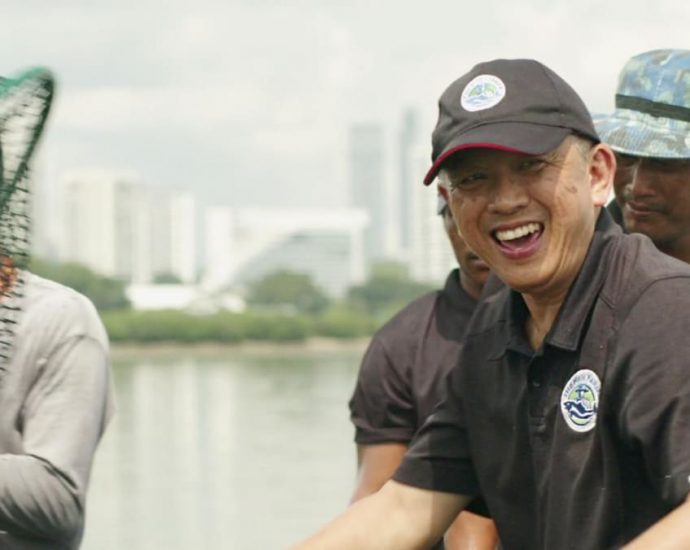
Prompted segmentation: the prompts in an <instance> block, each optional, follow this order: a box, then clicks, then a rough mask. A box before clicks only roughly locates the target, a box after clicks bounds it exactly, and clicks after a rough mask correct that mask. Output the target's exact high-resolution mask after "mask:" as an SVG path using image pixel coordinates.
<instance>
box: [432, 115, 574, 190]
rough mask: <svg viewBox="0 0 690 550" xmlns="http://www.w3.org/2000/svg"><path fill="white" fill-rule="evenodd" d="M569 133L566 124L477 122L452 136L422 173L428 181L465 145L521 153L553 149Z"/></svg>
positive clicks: (539, 153) (540, 153)
mask: <svg viewBox="0 0 690 550" xmlns="http://www.w3.org/2000/svg"><path fill="white" fill-rule="evenodd" d="M571 133H572V130H571V129H570V128H562V127H560V126H545V125H542V124H529V123H525V122H501V123H495V124H486V125H483V126H477V127H476V128H473V129H471V130H469V131H467V132H465V133H463V134H462V135H460V136H458V137H457V138H455V139H454V140H452V141H451V142H450V143H449V144H448V146H447V147H446V148H445V149H444V150H443V152H442V153H441V154H440V155H439V156H438V157H437V158H436V160H435V161H434V163H433V164H432V165H431V168H430V169H429V171H428V172H427V174H426V176H425V177H424V185H429V184H430V183H431V182H432V181H434V178H435V177H436V175H437V174H438V172H439V170H440V169H441V166H442V165H443V163H444V162H446V161H447V160H448V159H449V158H450V157H452V156H453V155H455V154H456V153H459V152H460V151H464V150H466V149H497V150H499V151H508V152H510V153H520V154H523V155H542V154H544V153H548V152H549V151H553V150H554V149H555V148H556V147H558V146H559V145H560V144H561V142H562V141H563V140H564V139H565V138H566V137H567V136H568V135H570V134H571Z"/></svg>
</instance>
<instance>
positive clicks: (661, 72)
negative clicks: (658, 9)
mask: <svg viewBox="0 0 690 550" xmlns="http://www.w3.org/2000/svg"><path fill="white" fill-rule="evenodd" d="M594 119H595V120H594V122H595V125H596V128H597V132H598V133H599V136H600V137H601V139H602V141H604V142H606V143H608V144H609V145H611V147H613V149H615V150H616V151H618V152H620V153H625V154H629V155H635V156H639V157H660V158H690V50H654V51H650V52H645V53H642V54H640V55H636V56H635V57H633V58H631V59H630V60H629V61H628V62H627V63H626V64H625V66H624V67H623V70H622V71H621V73H620V77H619V80H618V89H617V91H616V109H615V111H614V112H613V114H611V115H608V116H595V117H594Z"/></svg>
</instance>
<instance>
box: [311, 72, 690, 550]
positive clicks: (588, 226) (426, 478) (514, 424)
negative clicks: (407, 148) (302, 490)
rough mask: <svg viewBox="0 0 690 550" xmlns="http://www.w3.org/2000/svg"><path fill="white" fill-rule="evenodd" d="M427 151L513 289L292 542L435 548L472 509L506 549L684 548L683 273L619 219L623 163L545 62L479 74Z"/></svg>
mask: <svg viewBox="0 0 690 550" xmlns="http://www.w3.org/2000/svg"><path fill="white" fill-rule="evenodd" d="M432 143H433V152H432V160H433V164H432V167H431V169H430V170H429V172H428V174H427V177H426V178H425V183H427V184H428V183H430V182H431V181H432V180H433V179H434V178H435V176H436V175H437V174H438V173H439V172H440V173H441V179H442V181H443V186H442V187H441V189H444V190H445V191H444V192H445V193H446V196H447V199H448V203H449V206H450V208H451V211H452V212H453V217H454V219H455V220H456V222H457V224H458V226H459V229H460V231H461V233H462V235H463V237H464V239H465V240H466V242H467V243H468V245H469V246H470V247H471V248H472V249H473V250H474V251H475V252H477V254H478V255H479V256H480V257H481V258H482V259H483V260H484V261H485V262H486V263H487V264H488V265H489V266H490V267H491V270H492V272H493V273H495V274H496V275H497V276H498V277H499V278H500V279H501V280H502V281H503V282H504V283H505V284H506V288H504V289H503V290H501V291H499V292H497V293H496V294H492V295H491V296H490V297H488V298H486V299H485V300H482V301H481V302H480V303H479V304H478V306H477V308H476V310H475V313H474V315H473V317H472V320H471V322H470V325H469V326H468V328H467V331H466V334H465V338H464V340H463V344H462V347H461V351H460V355H459V358H458V366H457V368H453V369H451V371H450V374H449V376H448V377H447V378H446V384H445V385H446V389H445V392H444V395H445V397H444V399H443V401H441V403H440V404H439V406H438V407H437V408H436V409H435V410H434V412H433V413H432V414H431V416H430V417H429V418H428V419H427V421H426V423H425V424H424V426H423V427H422V428H421V429H420V430H419V432H418V433H417V435H416V436H415V439H414V440H413V442H412V443H411V445H410V448H409V450H408V451H407V453H406V455H405V458H404V459H403V462H402V463H401V465H400V467H399V468H398V470H397V471H396V473H395V474H394V476H393V479H392V480H391V481H389V482H387V483H386V484H385V485H384V486H383V488H381V490H379V491H378V492H377V493H376V494H374V495H371V496H369V497H367V498H365V499H362V500H361V501H359V502H357V503H355V504H354V505H353V506H351V507H350V508H348V509H347V510H346V511H345V512H344V513H343V514H341V516H340V517H338V518H337V519H336V520H334V521H333V522H331V523H330V524H329V525H328V526H327V527H325V528H324V529H323V530H322V531H320V532H319V533H318V534H316V535H315V536H313V537H312V538H310V539H309V540H308V541H306V542H305V543H303V544H302V545H299V546H298V548H299V549H300V550H308V549H314V550H316V549H323V548H328V549H329V550H337V549H353V548H357V550H367V549H372V550H373V549H375V550H382V549H396V550H399V549H413V548H427V547H428V546H429V545H430V544H433V542H434V541H435V540H437V539H438V537H439V536H440V535H441V534H442V533H443V532H444V531H445V530H446V528H447V527H448V526H449V525H450V524H451V523H452V521H453V520H454V518H455V517H456V516H457V514H458V513H459V512H460V511H461V510H463V509H466V508H467V507H468V506H469V505H471V504H472V503H473V501H475V500H477V499H478V498H481V499H483V501H484V502H485V503H486V506H487V508H488V510H489V512H490V514H491V517H492V519H493V520H494V521H495V523H496V526H497V529H498V534H499V537H500V540H501V544H502V545H503V547H504V548H506V549H513V548H514V549H529V550H540V549H541V550H551V549H558V550H560V549H562V548H578V550H600V549H610V548H621V547H622V548H625V550H638V549H639V550H645V549H649V548H662V547H663V548H669V549H670V548H673V549H678V550H685V549H687V548H690V528H689V527H688V525H690V500H689V499H688V494H689V492H690V377H689V376H688V374H687V373H688V357H690V339H689V338H688V337H687V335H688V334H689V333H690V266H689V265H688V264H686V263H684V262H681V261H679V260H678V259H676V258H673V257H671V256H668V255H666V254H663V253H662V252H660V251H659V250H657V249H656V248H655V247H654V246H653V244H652V242H651V241H650V240H649V239H648V238H647V237H645V236H643V235H637V234H636V235H625V234H623V233H622V231H621V230H620V228H619V227H617V226H616V225H615V224H614V223H613V222H612V220H611V218H610V216H609V215H608V213H607V212H606V210H605V208H604V206H605V204H606V201H607V199H608V197H609V193H610V190H611V184H612V181H613V175H614V172H615V169H616V161H615V155H614V153H613V151H612V150H611V148H610V147H609V146H607V145H605V144H602V143H601V142H600V140H599V137H598V135H597V133H596V131H595V130H594V125H593V122H592V119H591V116H590V114H589V111H588V110H587V108H586V107H585V105H584V103H583V102H582V100H581V99H580V98H579V96H578V95H577V93H576V92H575V91H574V90H573V89H572V88H571V87H570V86H569V85H568V84H567V83H566V82H565V81H564V80H563V79H562V78H561V77H559V76H558V75H557V74H556V73H555V72H553V71H552V70H550V69H549V68H548V67H545V66H544V65H542V64H541V63H538V62H536V61H534V60H527V59H518V60H506V59H498V60H494V61H490V62H487V63H480V64H478V65H477V66H475V67H474V68H473V69H472V70H471V71H470V72H468V73H467V74H465V75H464V76H462V77H461V78H459V79H458V80H456V81H455V82H454V83H453V84H451V85H450V86H449V88H448V89H447V90H446V91H445V92H444V93H443V95H442V96H441V99H440V101H439V120H438V124H437V126H436V129H435V130H434V133H433V136H432Z"/></svg>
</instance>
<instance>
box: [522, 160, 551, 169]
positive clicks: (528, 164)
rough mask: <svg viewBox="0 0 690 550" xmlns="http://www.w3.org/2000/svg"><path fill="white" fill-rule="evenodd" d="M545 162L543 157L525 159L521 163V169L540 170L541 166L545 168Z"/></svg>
mask: <svg viewBox="0 0 690 550" xmlns="http://www.w3.org/2000/svg"><path fill="white" fill-rule="evenodd" d="M545 164H546V161H545V160H544V159H541V158H533V159H525V160H523V161H522V162H521V163H520V170H522V171H529V170H539V169H540V168H543V167H544V165H545Z"/></svg>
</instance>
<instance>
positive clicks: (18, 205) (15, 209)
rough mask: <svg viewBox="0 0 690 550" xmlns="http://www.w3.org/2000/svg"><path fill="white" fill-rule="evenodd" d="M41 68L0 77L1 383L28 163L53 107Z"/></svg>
mask: <svg viewBox="0 0 690 550" xmlns="http://www.w3.org/2000/svg"><path fill="white" fill-rule="evenodd" d="M54 92H55V78H54V76H53V74H52V72H51V71H50V70H48V69H46V68H44V67H34V68H30V69H27V70H25V71H23V72H21V73H19V74H18V75H17V76H15V77H12V78H7V77H0V385H1V384H2V381H3V379H4V375H5V373H6V370H7V365H8V363H9V361H10V359H11V355H12V349H13V346H14V340H15V335H16V327H17V323H18V321H19V316H20V314H21V311H22V299H23V297H24V289H25V282H26V273H25V271H24V268H26V266H27V264H28V262H29V259H30V247H31V239H30V237H31V200H30V199H31V189H30V184H31V170H30V166H31V160H32V158H33V155H34V153H35V151H36V147H37V145H38V142H39V140H40V138H41V135H42V133H43V130H44V128H45V124H46V121H47V120H48V115H49V114H50V110H51V107H52V103H53V97H54Z"/></svg>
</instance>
